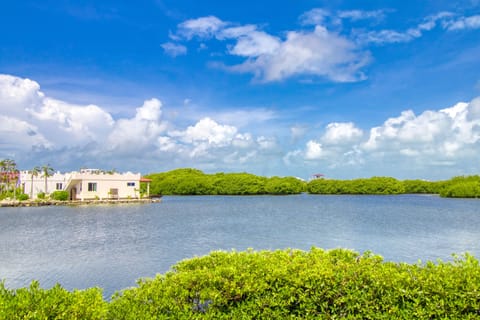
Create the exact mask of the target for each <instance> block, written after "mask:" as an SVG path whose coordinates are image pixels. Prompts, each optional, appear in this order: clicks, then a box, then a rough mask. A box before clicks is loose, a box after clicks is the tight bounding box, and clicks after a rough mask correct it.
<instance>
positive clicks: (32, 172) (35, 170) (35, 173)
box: [30, 166, 40, 199]
mask: <svg viewBox="0 0 480 320" xmlns="http://www.w3.org/2000/svg"><path fill="white" fill-rule="evenodd" d="M39 173H40V167H38V166H36V167H34V168H33V169H32V171H31V172H30V174H31V175H30V177H31V178H32V184H31V185H30V199H33V177H37V176H38V174H39Z"/></svg>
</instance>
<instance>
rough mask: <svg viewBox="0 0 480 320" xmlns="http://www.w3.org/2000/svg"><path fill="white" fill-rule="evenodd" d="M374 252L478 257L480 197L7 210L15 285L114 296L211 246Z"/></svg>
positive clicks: (217, 199)
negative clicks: (94, 291) (92, 290)
mask: <svg viewBox="0 0 480 320" xmlns="http://www.w3.org/2000/svg"><path fill="white" fill-rule="evenodd" d="M312 246H316V247H321V248H325V249H330V248H339V247H342V248H350V249H354V250H356V251H359V252H363V251H365V250H371V251H373V252H374V253H376V254H380V255H382V256H383V257H384V258H385V259H386V260H390V261H402V262H410V263H414V262H417V261H419V260H422V261H426V260H437V259H442V260H449V259H451V254H452V253H463V252H470V253H471V254H473V255H475V256H476V257H480V201H479V200H466V199H461V200H459V199H443V198H439V197H437V196H422V195H400V196H321V195H295V196H241V197H227V196H202V197H164V198H163V200H162V202H161V203H157V204H147V205H105V206H80V207H36V208H1V209H0V279H4V280H5V284H6V286H7V287H10V288H16V287H23V286H27V285H28V284H29V283H30V282H31V280H33V279H36V280H39V281H40V284H41V286H42V287H50V286H52V285H53V284H55V283H56V282H59V283H60V284H61V285H62V286H64V287H65V288H67V289H69V290H71V289H73V288H79V289H83V288H88V287H94V286H99V287H102V288H103V289H104V294H105V296H106V297H110V296H111V294H112V293H113V292H114V291H116V290H120V289H123V288H126V287H129V286H133V285H135V281H136V279H138V278H141V277H152V276H154V275H155V274H156V273H165V272H166V271H167V270H168V269H169V268H170V266H172V265H173V264H175V263H176V262H178V261H180V260H182V259H186V258H191V257H194V256H201V255H205V254H208V253H209V252H210V251H212V250H232V249H235V250H245V249H247V248H253V249H257V250H262V249H272V250H273V249H284V248H298V249H304V250H308V249H309V248H310V247H312Z"/></svg>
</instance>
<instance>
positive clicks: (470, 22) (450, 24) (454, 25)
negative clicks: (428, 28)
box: [443, 15, 480, 31]
mask: <svg viewBox="0 0 480 320" xmlns="http://www.w3.org/2000/svg"><path fill="white" fill-rule="evenodd" d="M443 26H444V28H445V29H447V30H450V31H454V30H463V29H479V28H480V15H474V16H470V17H459V18H456V19H453V20H448V21H445V22H444V23H443Z"/></svg>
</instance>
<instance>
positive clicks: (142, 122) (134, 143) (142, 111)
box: [106, 98, 170, 155]
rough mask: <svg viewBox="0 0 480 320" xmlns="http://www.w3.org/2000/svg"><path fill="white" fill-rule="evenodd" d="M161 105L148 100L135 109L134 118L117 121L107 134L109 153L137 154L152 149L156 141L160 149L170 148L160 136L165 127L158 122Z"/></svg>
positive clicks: (153, 100)
mask: <svg viewBox="0 0 480 320" xmlns="http://www.w3.org/2000/svg"><path fill="white" fill-rule="evenodd" d="M161 106H162V103H161V102H160V101H159V100H158V99H155V98H153V99H150V100H147V101H145V102H144V104H143V105H142V106H141V107H140V108H137V109H136V113H135V117H134V118H131V119H119V120H117V121H116V122H115V125H114V127H113V129H112V130H111V131H110V133H109V134H108V138H107V144H106V147H107V149H108V150H109V151H111V152H118V153H121V154H123V155H125V154H131V155H133V154H137V155H138V154H139V153H141V152H143V151H145V150H147V149H150V148H152V144H153V143H154V142H155V141H157V142H158V143H159V144H160V147H161V148H165V147H167V148H168V146H170V144H168V141H166V140H164V139H161V137H160V135H161V134H162V133H163V132H164V131H165V130H166V128H167V125H166V124H165V123H162V122H161V121H160V116H161V114H162V112H161Z"/></svg>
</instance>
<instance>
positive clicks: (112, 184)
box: [20, 169, 150, 201]
mask: <svg viewBox="0 0 480 320" xmlns="http://www.w3.org/2000/svg"><path fill="white" fill-rule="evenodd" d="M20 180H21V186H22V188H23V192H24V193H26V194H28V195H29V196H30V198H31V199H35V198H37V196H38V194H39V193H40V192H45V193H48V194H50V193H52V192H54V191H57V190H60V191H67V192H68V194H69V198H70V200H82V201H83V200H93V199H99V200H103V199H129V198H132V199H135V198H140V182H145V183H147V196H149V182H150V180H148V179H142V177H141V175H140V173H131V172H126V173H117V172H106V171H102V170H99V169H82V170H80V171H79V172H77V171H73V172H69V173H60V172H56V173H54V174H53V175H52V176H50V177H48V178H47V189H46V190H45V177H44V176H42V174H41V173H39V174H38V175H37V176H33V177H32V174H31V171H22V172H21V174H20Z"/></svg>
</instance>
